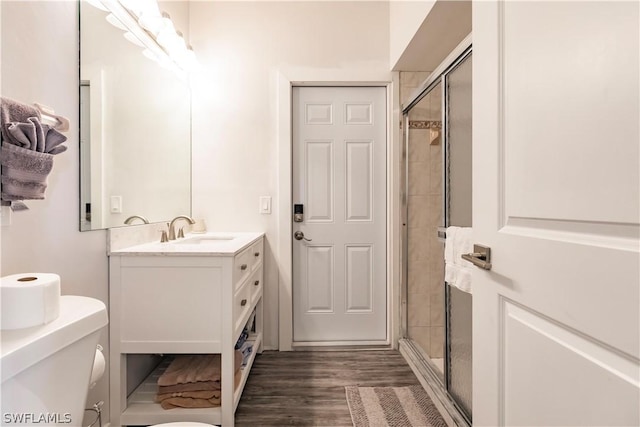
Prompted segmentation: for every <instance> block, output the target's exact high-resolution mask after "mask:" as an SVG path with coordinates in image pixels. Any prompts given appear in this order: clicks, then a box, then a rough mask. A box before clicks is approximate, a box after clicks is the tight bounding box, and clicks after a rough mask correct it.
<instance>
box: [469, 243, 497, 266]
mask: <svg viewBox="0 0 640 427" xmlns="http://www.w3.org/2000/svg"><path fill="white" fill-rule="evenodd" d="M462 259H463V260H465V261H469V262H470V263H472V264H473V265H475V266H476V267H480V268H482V269H483V270H491V248H490V247H488V246H483V245H473V252H471V253H470V254H462Z"/></svg>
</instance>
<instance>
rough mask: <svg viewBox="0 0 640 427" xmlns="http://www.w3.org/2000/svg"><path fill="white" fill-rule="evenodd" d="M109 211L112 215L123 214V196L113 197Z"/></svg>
mask: <svg viewBox="0 0 640 427" xmlns="http://www.w3.org/2000/svg"><path fill="white" fill-rule="evenodd" d="M109 210H110V211H111V213H112V214H117V213H122V196H111V204H110V206H109Z"/></svg>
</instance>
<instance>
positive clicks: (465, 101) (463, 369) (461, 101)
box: [445, 54, 472, 420]
mask: <svg viewBox="0 0 640 427" xmlns="http://www.w3.org/2000/svg"><path fill="white" fill-rule="evenodd" d="M471 70H472V68H471V54H469V55H467V56H466V57H465V58H464V59H463V60H462V61H460V62H459V63H458V64H457V65H456V66H455V67H454V68H453V69H452V70H451V71H450V72H449V73H447V74H446V75H445V105H446V106H447V107H446V114H445V129H446V136H445V140H446V146H445V165H446V173H445V176H446V179H445V194H446V197H445V199H446V215H445V217H446V225H447V226H450V225H453V226H458V227H471V226H472V209H471V190H472V185H471V184H472V180H471V176H472V164H471V163H472V162H471V154H472V139H471V133H472V132H471V110H472V108H471V107H472V105H471ZM446 300H447V328H446V330H447V359H448V364H447V375H446V381H447V390H448V392H449V394H450V395H451V396H452V397H453V398H454V400H455V401H456V403H457V404H458V406H459V407H460V408H461V409H462V412H463V413H464V415H465V416H466V417H467V418H468V419H469V420H471V390H472V387H471V383H472V376H471V349H472V346H471V317H472V304H471V301H472V299H471V294H469V293H466V292H463V291H461V290H459V289H458V288H456V287H454V286H446Z"/></svg>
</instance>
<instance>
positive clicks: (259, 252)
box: [251, 239, 264, 270]
mask: <svg viewBox="0 0 640 427" xmlns="http://www.w3.org/2000/svg"><path fill="white" fill-rule="evenodd" d="M262 258H264V239H260V240H258V241H257V242H256V243H254V244H253V246H251V269H252V270H253V269H255V268H256V266H258V265H259V264H260V261H262Z"/></svg>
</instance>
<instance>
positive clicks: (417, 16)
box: [389, 0, 436, 71]
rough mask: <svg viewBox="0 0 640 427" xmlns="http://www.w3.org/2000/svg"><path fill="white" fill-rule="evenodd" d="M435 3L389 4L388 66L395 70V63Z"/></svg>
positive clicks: (423, 0) (429, 0)
mask: <svg viewBox="0 0 640 427" xmlns="http://www.w3.org/2000/svg"><path fill="white" fill-rule="evenodd" d="M435 3H436V0H411V1H402V0H400V1H391V2H390V4H389V44H390V46H389V64H391V68H394V69H395V65H396V63H397V62H398V60H399V59H400V57H401V56H402V54H403V53H404V51H405V49H406V48H407V46H409V44H410V43H411V40H412V39H413V37H414V36H415V35H416V32H417V31H418V29H419V28H420V26H421V25H422V22H423V21H424V20H425V18H426V17H427V15H429V12H430V11H431V9H432V8H433V6H434V5H435ZM416 71H418V70H416ZM424 71H427V70H424Z"/></svg>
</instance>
